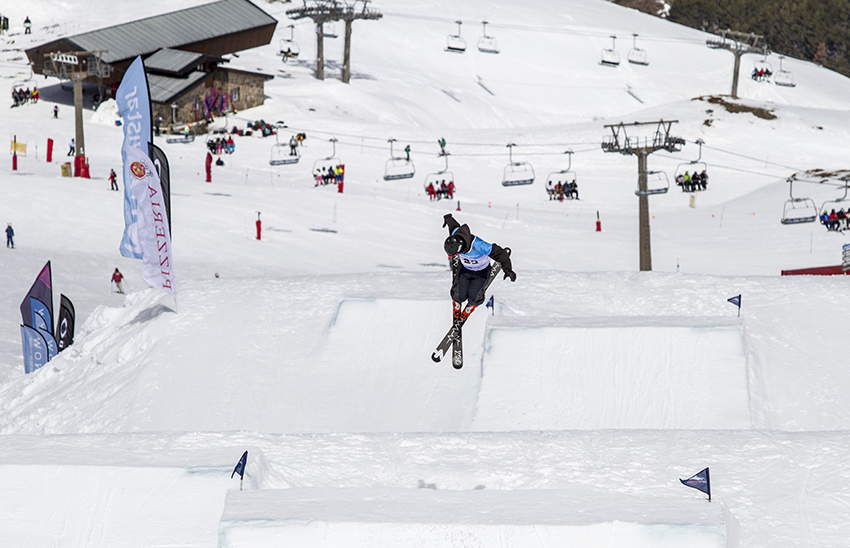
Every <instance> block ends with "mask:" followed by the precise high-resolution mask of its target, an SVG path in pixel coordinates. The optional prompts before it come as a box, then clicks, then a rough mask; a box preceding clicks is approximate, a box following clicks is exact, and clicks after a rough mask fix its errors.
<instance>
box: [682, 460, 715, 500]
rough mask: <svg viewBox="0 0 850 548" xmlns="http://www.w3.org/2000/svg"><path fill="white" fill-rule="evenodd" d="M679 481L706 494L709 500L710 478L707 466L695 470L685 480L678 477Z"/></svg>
mask: <svg viewBox="0 0 850 548" xmlns="http://www.w3.org/2000/svg"><path fill="white" fill-rule="evenodd" d="M679 481H681V482H682V484H683V485H687V486H688V487H693V488H694V489H697V490H699V491H702V492H703V493H705V494H706V495H708V502H711V478H710V477H709V475H708V468H705V469H704V470H701V471H699V472H697V473H696V474H694V475H693V476H691V477H689V478H688V479H686V480H683V479H681V478H679Z"/></svg>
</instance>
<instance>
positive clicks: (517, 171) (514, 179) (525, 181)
mask: <svg viewBox="0 0 850 548" xmlns="http://www.w3.org/2000/svg"><path fill="white" fill-rule="evenodd" d="M515 146H516V145H515V144H514V143H510V144H508V145H507V147H508V155H509V156H508V157H509V161H508V165H506V166H505V171H504V173H503V176H502V186H520V185H530V184H531V183H533V182H534V168H533V167H532V166H531V164H530V163H528V162H514V154H513V150H514V147H515Z"/></svg>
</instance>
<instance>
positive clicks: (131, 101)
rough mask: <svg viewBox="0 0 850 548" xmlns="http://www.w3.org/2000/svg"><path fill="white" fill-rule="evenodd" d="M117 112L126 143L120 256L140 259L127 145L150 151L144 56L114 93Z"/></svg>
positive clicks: (136, 203)
mask: <svg viewBox="0 0 850 548" xmlns="http://www.w3.org/2000/svg"><path fill="white" fill-rule="evenodd" d="M115 101H116V102H117V103H118V112H119V113H120V114H121V117H122V118H123V119H124V123H123V124H122V127H123V128H124V144H123V145H122V146H121V159H122V160H123V163H124V171H123V174H124V236H123V238H122V239H121V247H120V250H121V255H123V256H124V257H129V258H131V259H141V258H142V257H143V255H142V246H141V242H140V241H139V205H138V201H137V199H136V197H135V196H134V195H133V192H132V185H131V184H130V181H131V180H132V179H131V177H132V173H131V172H130V166H131V164H132V162H130V161H128V160H127V153H126V150H127V148H137V149H139V150H141V151H142V152H144V153H145V154H147V153H148V144H149V143H150V142H151V101H150V93H149V91H148V78H147V75H146V74H145V64H144V63H143V62H142V58H141V57H136V60H135V61H133V63H132V64H131V65H130V67H129V68H128V69H127V72H125V73H124V78H123V79H122V80H121V85H120V86H118V91H117V93H116V94H115Z"/></svg>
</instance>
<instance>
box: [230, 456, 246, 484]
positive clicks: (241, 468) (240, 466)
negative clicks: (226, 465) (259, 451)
mask: <svg viewBox="0 0 850 548" xmlns="http://www.w3.org/2000/svg"><path fill="white" fill-rule="evenodd" d="M247 462H248V451H245V452H244V453H242V458H241V459H239V462H237V463H236V468H234V469H233V473H232V474H230V479H233V476H234V475H236V474H239V479H242V478H244V477H245V464H246V463H247Z"/></svg>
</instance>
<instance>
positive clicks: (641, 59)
mask: <svg viewBox="0 0 850 548" xmlns="http://www.w3.org/2000/svg"><path fill="white" fill-rule="evenodd" d="M632 37H633V38H634V40H633V42H632V49H631V50H629V57H628V59H629V63H631V64H633V65H642V66H644V67H645V66H647V65H649V58H648V57H647V55H646V50H643V49H640V48H639V47H637V37H638V35H637V34H632Z"/></svg>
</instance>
